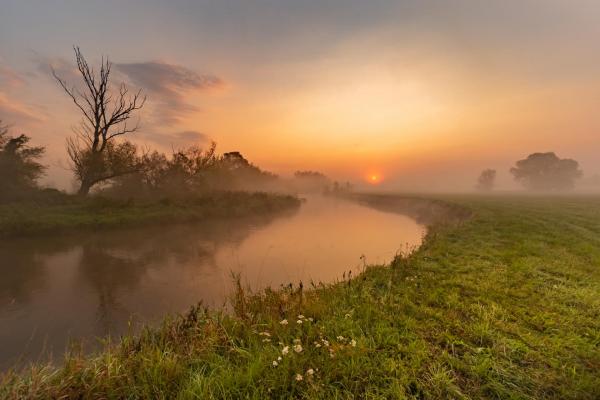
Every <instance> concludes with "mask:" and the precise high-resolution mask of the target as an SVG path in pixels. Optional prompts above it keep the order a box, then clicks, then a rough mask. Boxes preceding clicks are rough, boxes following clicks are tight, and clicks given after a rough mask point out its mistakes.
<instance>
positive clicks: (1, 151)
mask: <svg viewBox="0 0 600 400" xmlns="http://www.w3.org/2000/svg"><path fill="white" fill-rule="evenodd" d="M29 140H30V138H29V137H28V136H26V135H19V136H16V137H11V136H8V128H7V127H6V126H4V125H2V121H0V197H2V198H4V199H7V198H8V197H10V196H15V195H20V194H22V193H23V192H25V191H28V190H31V189H35V188H36V187H37V180H38V179H39V178H40V176H41V175H42V174H43V173H44V170H45V167H44V166H43V165H42V164H40V163H39V161H38V160H39V159H40V157H41V156H42V155H43V154H44V148H43V147H31V146H29V145H28V143H29Z"/></svg>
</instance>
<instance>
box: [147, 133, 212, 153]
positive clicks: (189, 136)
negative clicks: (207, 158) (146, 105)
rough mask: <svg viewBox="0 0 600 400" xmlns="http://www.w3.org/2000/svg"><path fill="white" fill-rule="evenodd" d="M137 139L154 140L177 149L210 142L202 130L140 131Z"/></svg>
mask: <svg viewBox="0 0 600 400" xmlns="http://www.w3.org/2000/svg"><path fill="white" fill-rule="evenodd" d="M138 138H139V139H145V140H148V141H150V142H154V143H156V144H158V145H160V146H162V147H165V148H174V149H179V148H183V147H189V146H192V145H200V146H202V145H205V144H207V143H209V142H210V138H209V137H208V136H207V135H206V134H205V133H202V132H198V131H183V132H175V133H166V132H158V131H146V130H144V131H143V132H140V135H139V137H138Z"/></svg>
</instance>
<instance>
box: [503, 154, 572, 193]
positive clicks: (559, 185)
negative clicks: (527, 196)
mask: <svg viewBox="0 0 600 400" xmlns="http://www.w3.org/2000/svg"><path fill="white" fill-rule="evenodd" d="M510 172H511V174H513V176H514V177H515V179H516V180H517V181H519V182H521V183H522V184H523V185H524V186H525V187H526V188H528V189H530V190H551V191H560V190H568V189H572V188H573V187H574V186H575V180H576V179H578V178H581V176H582V175H583V172H582V171H581V170H580V169H579V163H578V162H577V161H575V160H572V159H568V158H564V159H561V158H558V157H557V156H556V154H554V153H533V154H530V155H529V156H528V157H527V158H526V159H523V160H519V161H517V163H516V166H515V167H513V168H511V169H510Z"/></svg>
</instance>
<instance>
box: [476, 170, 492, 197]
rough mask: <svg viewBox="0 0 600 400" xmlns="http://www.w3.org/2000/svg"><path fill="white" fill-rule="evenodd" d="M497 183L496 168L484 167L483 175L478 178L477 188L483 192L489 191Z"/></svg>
mask: <svg viewBox="0 0 600 400" xmlns="http://www.w3.org/2000/svg"><path fill="white" fill-rule="evenodd" d="M495 183H496V170H495V169H489V168H488V169H484V170H483V171H481V175H479V178H477V185H476V186H475V187H476V188H477V190H481V191H483V192H489V191H491V190H492V189H494V184H495Z"/></svg>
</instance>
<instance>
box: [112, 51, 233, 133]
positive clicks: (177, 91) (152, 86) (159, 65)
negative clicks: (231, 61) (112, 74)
mask: <svg viewBox="0 0 600 400" xmlns="http://www.w3.org/2000/svg"><path fill="white" fill-rule="evenodd" d="M116 67H117V69H118V71H119V72H121V73H122V74H124V75H126V76H127V78H128V80H129V81H130V83H132V84H133V85H135V86H137V87H140V88H142V89H143V90H144V91H146V93H147V94H148V95H149V100H150V101H151V102H153V103H154V104H155V109H154V114H155V116H156V119H157V122H158V123H163V124H167V125H170V124H174V123H176V122H177V121H179V120H180V119H181V118H182V117H184V116H185V115H188V114H189V113H192V112H196V111H199V110H198V108H197V107H196V106H195V105H193V104H191V103H190V102H189V101H188V100H187V98H186V97H187V96H188V95H191V94H194V93H197V92H203V91H210V90H214V89H218V88H221V87H223V86H224V82H223V80H222V79H221V78H219V77H217V76H215V75H207V74H199V73H197V72H195V71H192V70H190V69H188V68H186V67H183V66H180V65H173V64H167V63H163V62H158V61H148V62H140V63H130V64H116Z"/></svg>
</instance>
